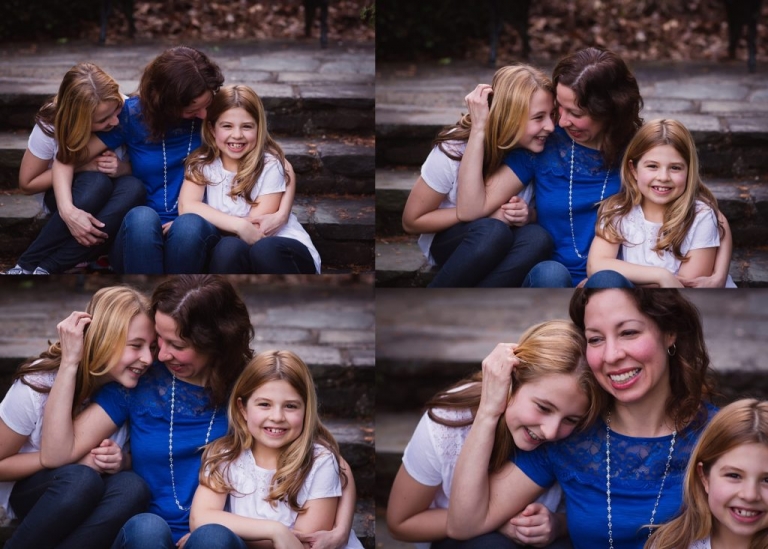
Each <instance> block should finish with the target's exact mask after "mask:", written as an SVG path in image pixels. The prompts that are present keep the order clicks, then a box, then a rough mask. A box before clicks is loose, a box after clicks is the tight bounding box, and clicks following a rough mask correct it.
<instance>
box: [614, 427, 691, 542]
mask: <svg viewBox="0 0 768 549" xmlns="http://www.w3.org/2000/svg"><path fill="white" fill-rule="evenodd" d="M676 437H677V429H675V430H674V431H672V442H671V443H670V444H669V455H668V456H667V465H666V467H664V476H663V477H661V486H660V487H659V494H658V495H657V496H656V502H655V503H654V504H653V511H651V521H650V525H651V526H653V519H654V518H655V517H656V509H658V507H659V500H661V492H662V490H664V483H665V482H666V480H667V476H669V465H670V464H671V463H672V452H674V450H675V438H676ZM605 494H606V502H607V504H608V545H609V547H610V549H613V522H612V521H611V413H610V412H608V418H607V419H606V422H605ZM652 533H653V530H652V529H651V528H648V537H649V538H650V537H651V534H652Z"/></svg>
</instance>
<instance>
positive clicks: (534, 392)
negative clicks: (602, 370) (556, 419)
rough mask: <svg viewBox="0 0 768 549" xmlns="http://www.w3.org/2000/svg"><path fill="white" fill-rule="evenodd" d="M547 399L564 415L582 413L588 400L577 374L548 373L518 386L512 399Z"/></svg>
mask: <svg viewBox="0 0 768 549" xmlns="http://www.w3.org/2000/svg"><path fill="white" fill-rule="evenodd" d="M518 398H526V399H532V400H543V401H547V402H549V403H551V404H553V405H554V406H556V407H557V409H558V410H559V411H560V412H561V413H562V414H563V415H566V416H570V415H576V416H579V415H582V414H583V413H584V412H585V411H586V408H587V405H588V401H587V396H586V395H585V394H584V391H583V390H582V389H581V387H580V386H579V380H578V374H576V373H573V374H548V375H544V376H541V377H539V378H537V379H534V380H532V381H529V382H527V383H525V384H523V385H521V386H520V389H519V390H518V392H517V393H516V394H515V397H514V399H515V400H517V399H518Z"/></svg>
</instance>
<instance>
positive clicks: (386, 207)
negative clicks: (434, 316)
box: [376, 166, 768, 247]
mask: <svg viewBox="0 0 768 549" xmlns="http://www.w3.org/2000/svg"><path fill="white" fill-rule="evenodd" d="M419 173H420V172H419V170H418V169H413V168H407V167H402V166H401V167H398V168H393V169H390V168H383V169H377V170H376V235H377V236H379V237H387V236H396V235H402V234H404V232H403V228H402V215H403V208H404V207H405V202H406V200H408V194H409V193H410V192H411V188H413V185H414V183H415V182H416V180H417V179H418V178H419ZM705 183H706V185H707V187H709V189H710V190H711V191H712V193H713V194H714V195H715V198H717V203H718V207H719V208H720V210H721V211H722V212H723V215H725V217H726V218H727V219H728V222H729V224H730V226H731V231H732V232H733V241H734V246H735V247H749V246H760V245H763V244H765V243H766V242H768V180H766V179H764V178H756V177H752V178H730V179H726V178H715V177H713V178H708V179H707V180H706V181H705Z"/></svg>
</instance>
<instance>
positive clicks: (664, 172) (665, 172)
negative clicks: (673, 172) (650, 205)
mask: <svg viewBox="0 0 768 549" xmlns="http://www.w3.org/2000/svg"><path fill="white" fill-rule="evenodd" d="M656 179H658V180H659V181H667V180H668V179H669V169H668V168H665V167H663V166H662V167H661V168H659V173H658V175H657V176H656Z"/></svg>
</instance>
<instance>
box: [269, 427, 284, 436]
mask: <svg viewBox="0 0 768 549" xmlns="http://www.w3.org/2000/svg"><path fill="white" fill-rule="evenodd" d="M266 430H267V432H270V433H272V434H275V435H279V434H281V433H284V432H285V429H275V428H274V427H267V428H266Z"/></svg>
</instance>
